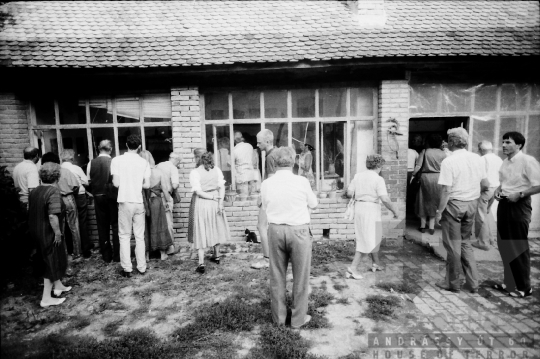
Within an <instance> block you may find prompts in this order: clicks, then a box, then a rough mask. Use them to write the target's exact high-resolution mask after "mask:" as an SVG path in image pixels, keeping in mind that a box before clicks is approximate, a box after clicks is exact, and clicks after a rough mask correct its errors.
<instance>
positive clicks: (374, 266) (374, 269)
mask: <svg viewBox="0 0 540 359" xmlns="http://www.w3.org/2000/svg"><path fill="white" fill-rule="evenodd" d="M383 269H384V268H383V267H381V266H379V265H377V264H375V263H373V265H372V266H371V271H372V272H377V271H380V272H382V271H383Z"/></svg>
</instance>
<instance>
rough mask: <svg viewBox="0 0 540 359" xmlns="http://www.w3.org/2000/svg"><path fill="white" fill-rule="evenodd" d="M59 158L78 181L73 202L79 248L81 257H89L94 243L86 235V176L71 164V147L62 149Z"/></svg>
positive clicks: (73, 154)
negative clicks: (77, 222) (77, 220)
mask: <svg viewBox="0 0 540 359" xmlns="http://www.w3.org/2000/svg"><path fill="white" fill-rule="evenodd" d="M60 159H61V160H62V167H63V168H65V169H67V170H69V171H70V172H71V173H73V174H74V175H75V178H77V181H78V183H79V192H78V193H77V196H75V203H76V205H77V214H78V218H79V232H80V236H81V247H82V248H81V249H82V255H83V257H85V258H89V257H90V256H91V255H92V253H91V250H92V249H93V248H94V244H93V243H92V242H90V238H89V237H88V221H87V215H88V201H87V200H86V190H85V186H88V177H86V174H84V171H83V170H82V168H80V167H79V166H77V165H74V164H73V160H74V159H75V151H73V150H72V149H66V150H63V151H62V153H60Z"/></svg>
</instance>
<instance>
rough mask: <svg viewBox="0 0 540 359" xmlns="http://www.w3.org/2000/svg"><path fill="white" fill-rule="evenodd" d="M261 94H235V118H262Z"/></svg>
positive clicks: (255, 92) (254, 92) (233, 95)
mask: <svg viewBox="0 0 540 359" xmlns="http://www.w3.org/2000/svg"><path fill="white" fill-rule="evenodd" d="M260 96H261V95H260V92H258V91H252V92H233V94H232V101H233V118H235V119H242V118H260V117H261V97H260Z"/></svg>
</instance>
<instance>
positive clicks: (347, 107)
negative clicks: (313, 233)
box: [201, 87, 377, 191]
mask: <svg viewBox="0 0 540 359" xmlns="http://www.w3.org/2000/svg"><path fill="white" fill-rule="evenodd" d="M201 92H203V94H202V96H201V107H202V108H204V110H203V111H202V116H203V124H204V128H205V129H206V131H205V132H206V139H205V140H206V144H207V147H208V149H209V150H211V151H213V152H214V153H218V152H219V153H220V156H219V159H218V161H217V163H218V164H221V165H222V166H223V167H224V168H225V169H226V171H227V174H228V176H230V177H229V178H230V184H231V185H232V186H231V187H232V188H236V187H235V185H236V184H235V178H236V169H235V166H234V165H231V164H234V163H235V160H234V151H233V149H234V146H235V141H234V134H235V132H240V133H242V137H243V138H244V140H245V142H248V143H250V144H251V145H252V146H253V148H254V149H256V148H257V141H256V135H257V133H258V132H259V131H261V130H262V129H269V130H271V131H272V132H273V134H274V146H277V147H282V146H290V147H292V148H294V149H295V151H296V164H295V166H294V171H295V173H297V174H299V175H303V176H305V177H307V178H308V179H309V180H310V183H311V184H312V187H313V189H314V190H319V191H329V190H331V189H332V188H337V189H343V188H344V187H345V185H346V184H347V183H348V182H349V181H350V179H351V178H352V176H353V175H354V173H355V171H356V162H355V161H356V151H351V144H352V143H354V142H355V140H354V138H352V137H353V136H355V134H356V132H357V131H356V130H355V129H356V127H358V126H355V123H357V122H358V121H359V122H361V123H364V122H365V123H369V124H370V125H372V123H373V121H375V119H376V114H377V111H376V106H377V105H376V102H377V90H376V88H375V87H326V88H304V89H289V90H288V89H269V90H262V91H261V90H238V91H212V90H209V91H201ZM360 127H361V126H360ZM369 127H370V128H373V126H369ZM306 144H307V145H308V146H306ZM254 157H256V155H254ZM264 159H265V156H264V154H260V160H259V161H256V160H254V163H257V162H258V163H259V165H258V169H259V171H260V172H261V176H263V178H264V176H265V173H264V172H265V171H264ZM229 171H230V174H229ZM228 182H229V181H228Z"/></svg>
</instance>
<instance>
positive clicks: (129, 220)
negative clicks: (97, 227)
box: [118, 202, 146, 273]
mask: <svg viewBox="0 0 540 359" xmlns="http://www.w3.org/2000/svg"><path fill="white" fill-rule="evenodd" d="M145 213H146V212H145V210H144V204H143V203H131V202H124V203H119V204H118V236H119V237H120V265H121V266H122V268H123V269H124V271H126V272H131V271H132V270H133V266H132V264H131V233H132V232H131V231H132V229H133V235H134V236H135V258H136V260H137V269H138V270H139V271H140V272H142V273H144V272H146V256H145V254H146V248H145V247H146V246H145V243H144V227H145Z"/></svg>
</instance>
